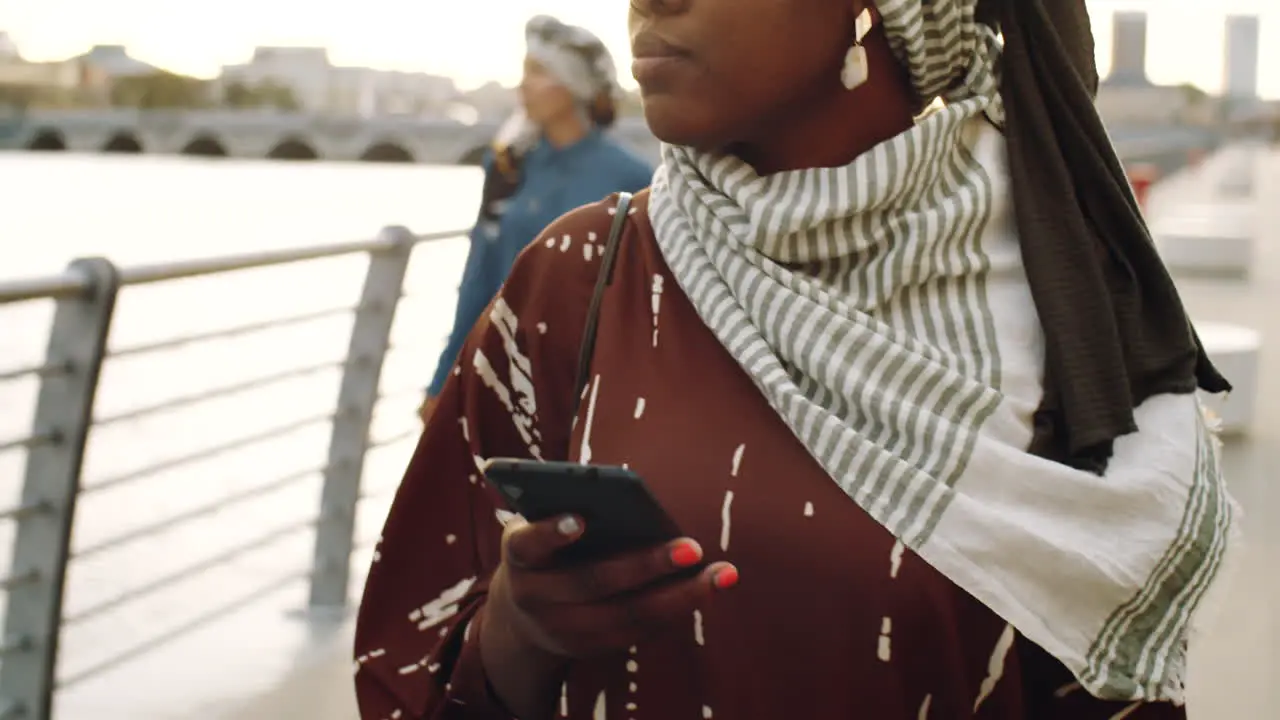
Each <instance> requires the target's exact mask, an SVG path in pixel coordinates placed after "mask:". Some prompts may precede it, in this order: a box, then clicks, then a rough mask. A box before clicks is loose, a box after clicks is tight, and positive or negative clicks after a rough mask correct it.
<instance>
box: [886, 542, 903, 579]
mask: <svg viewBox="0 0 1280 720" xmlns="http://www.w3.org/2000/svg"><path fill="white" fill-rule="evenodd" d="M906 550H907V546H906V545H903V544H902V541H901V540H899V541H897V542H895V543H894V544H893V549H892V550H890V551H889V577H891V578H894V579H897V577H898V571H899V570H901V569H902V554H903V553H904V552H906Z"/></svg>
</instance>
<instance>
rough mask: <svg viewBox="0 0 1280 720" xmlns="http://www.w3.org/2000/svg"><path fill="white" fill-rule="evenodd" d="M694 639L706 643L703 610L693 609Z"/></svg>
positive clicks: (702, 643)
mask: <svg viewBox="0 0 1280 720" xmlns="http://www.w3.org/2000/svg"><path fill="white" fill-rule="evenodd" d="M693 641H694V642H696V643H698V644H699V645H706V644H707V639H706V637H704V636H703V634H702V611H701V610H694V611H693Z"/></svg>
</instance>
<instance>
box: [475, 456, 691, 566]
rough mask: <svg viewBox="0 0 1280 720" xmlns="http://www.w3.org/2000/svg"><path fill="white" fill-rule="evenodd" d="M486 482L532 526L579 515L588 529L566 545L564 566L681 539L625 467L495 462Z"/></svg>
mask: <svg viewBox="0 0 1280 720" xmlns="http://www.w3.org/2000/svg"><path fill="white" fill-rule="evenodd" d="M482 469H483V471H484V476H485V479H486V480H487V481H488V482H489V485H490V486H492V487H493V488H494V489H495V490H497V492H498V493H499V494H501V495H502V497H503V498H505V499H506V501H507V504H508V505H509V506H510V508H511V510H513V511H514V512H517V513H519V514H520V515H522V516H524V518H525V519H526V520H528V521H530V522H537V521H539V520H547V519H549V518H554V517H558V516H561V515H577V516H579V517H581V518H582V519H583V522H584V523H585V525H586V529H585V531H584V532H583V534H582V537H581V538H580V539H579V540H578V541H577V542H576V543H574V544H573V545H570V546H568V547H566V548H565V549H564V550H563V551H562V554H561V557H562V558H563V559H564V560H565V561H566V562H588V561H594V560H600V559H603V558H606V557H609V556H612V555H617V554H619V553H623V552H627V551H630V550H640V549H644V548H649V547H654V546H656V545H662V544H664V543H667V542H669V541H671V540H675V539H676V538H678V537H682V536H683V534H682V533H681V532H680V528H679V527H678V526H677V525H676V523H675V521H674V520H672V519H671V516H669V515H667V512H666V510H663V509H662V506H661V505H660V504H658V501H657V500H656V499H655V498H654V497H653V494H652V493H650V492H649V488H647V487H646V486H645V483H644V480H643V479H642V478H641V477H640V476H639V475H637V474H636V473H634V472H632V471H631V470H629V469H627V468H622V467H612V466H606V465H578V464H575V463H562V462H537V461H533V460H513V459H509V458H494V459H491V460H489V461H487V462H485V464H484V467H483V468H482Z"/></svg>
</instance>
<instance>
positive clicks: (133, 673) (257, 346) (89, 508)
mask: <svg viewBox="0 0 1280 720" xmlns="http://www.w3.org/2000/svg"><path fill="white" fill-rule="evenodd" d="M479 183H480V176H479V173H478V171H477V170H475V169H472V168H437V167H427V166H420V165H370V164H338V163H299V164H293V163H279V162H245V161H237V160H216V161H203V160H198V159H188V158H170V157H153V156H145V155H144V156H136V157H135V156H123V157H121V156H88V155H63V154H52V155H45V154H26V153H13V154H0V280H2V279H5V278H11V277H16V276H27V275H36V274H48V273H54V272H57V271H59V270H61V269H62V268H63V267H64V266H65V265H66V263H67V262H68V261H69V260H71V259H72V258H76V257H85V256H104V257H107V258H110V259H111V260H113V261H115V262H117V263H119V264H121V265H132V264H139V263H155V262H165V261H172V260H175V259H180V258H196V257H204V256H211V255H223V254H229V253H242V252H251V251H257V250H266V249H273V248H285V247H292V246H298V245H310V244H317V243H333V242H341V241H349V240H355V239H362V238H369V237H372V236H374V235H375V234H376V233H377V232H378V230H379V229H380V228H381V227H383V226H387V225H404V226H406V227H409V228H410V229H412V230H414V231H415V232H434V231H442V230H452V229H459V228H463V227H465V226H467V225H468V224H469V222H470V220H471V219H472V217H473V214H474V212H475V205H476V201H477V197H478V192H479ZM465 252H466V247H465V240H463V239H461V238H458V239H452V240H446V241H441V242H437V243H432V244H430V245H424V246H420V247H419V249H418V251H417V253H416V254H415V257H414V260H413V263H412V265H411V268H410V273H409V277H408V279H407V281H406V292H407V294H408V295H409V297H408V298H407V299H406V300H405V301H404V302H403V303H402V304H401V307H400V309H399V310H398V313H397V321H396V326H395V330H394V332H393V343H394V344H395V345H396V346H397V348H398V349H397V350H396V351H395V352H394V353H393V355H392V356H391V357H390V358H389V359H388V364H387V366H386V371H385V374H384V383H383V387H384V391H386V392H389V393H391V394H393V397H392V398H391V399H389V400H387V401H386V402H384V403H383V404H382V405H381V406H380V407H379V409H378V415H377V417H376V419H375V423H374V429H373V436H374V438H375V439H380V438H390V437H397V436H400V435H403V434H404V433H406V432H409V431H411V430H412V429H413V427H414V415H413V412H414V409H415V407H416V403H417V401H418V400H419V399H420V398H419V396H418V393H417V392H416V389H417V388H419V387H422V386H423V385H425V383H426V381H427V379H428V376H429V375H430V373H431V370H432V369H433V364H434V362H435V356H436V353H437V352H438V350H439V347H440V346H441V343H442V340H443V337H444V335H445V333H446V332H447V330H448V323H449V321H450V319H451V318H452V310H453V304H454V301H455V295H456V285H457V278H458V273H459V272H460V269H461V265H462V261H463V259H464V256H465ZM365 266H366V262H365V261H364V260H363V259H361V258H355V257H353V258H344V259H336V260H324V261H316V262H310V263H305V264H299V265H293V266H287V267H281V268H270V269H264V270H256V271H247V272H240V273H236V274H234V275H229V276H222V277H216V278H208V279H197V280H190V281H182V282H177V283H168V284H159V285H156V286H149V287H142V288H134V289H126V290H125V291H124V292H123V293H122V296H121V298H120V302H119V305H118V308H117V314H116V320H115V324H114V325H113V328H112V335H111V342H110V346H111V347H112V348H113V349H126V348H128V347H131V346H134V345H138V344H141V343H147V342H151V341H156V340H162V339H165V338H167V337H175V336H179V335H187V334H192V333H198V332H204V331H208V330H213V329H216V328H221V327H232V326H236V325H240V324H243V323H246V322H252V321H257V320H262V319H267V318H272V317H286V316H289V315H293V314H298V313H302V312H307V311H311V310H320V309H325V308H331V307H336V306H341V305H346V304H351V303H354V302H355V300H356V299H357V297H358V294H359V290H360V284H361V281H362V279H363V272H364V269H365ZM50 310H51V308H50V304H49V303H43V302H35V303H26V304H22V305H16V306H9V307H4V306H0V372H4V371H5V370H9V369H13V368H17V367H23V366H28V365H33V364H37V363H39V362H40V360H41V358H42V355H43V352H44V343H45V341H46V339H47V331H48V322H49V317H50ZM349 330H350V318H349V316H338V317H334V318H330V319H326V320H321V321H316V322H311V323H307V324H304V325H299V326H294V327H290V328H288V329H287V330H282V331H278V332H271V333H262V334H259V335H254V336H249V337H243V338H238V339H234V340H228V341H216V342H207V343H199V344H194V345H190V346H186V347H180V348H177V349H174V350H166V351H163V352H159V353H154V354H147V355H139V356H132V357H126V358H122V359H120V360H116V361H110V360H109V361H108V363H107V365H106V367H105V368H104V373H103V378H102V384H101V386H100V390H99V395H98V407H97V411H96V414H95V415H96V417H97V418H99V419H103V418H110V417H112V416H114V415H118V414H121V413H127V412H129V411H130V410H133V409H136V408H140V407H145V406H149V405H152V404H156V403H161V402H163V401H165V400H167V399H170V398H174V397H179V396H184V395H190V394H193V393H198V392H201V391H204V390H208V389H212V388H216V387H221V386H225V385H233V384H236V383H238V382H242V381H246V380H251V379H253V378H256V377H259V376H263V375H267V374H271V373H275V372H277V371H287V370H290V369H293V368H299V367H303V366H311V365H316V364H320V363H323V362H325V361H328V360H337V359H340V358H342V357H343V356H344V354H345V351H346V341H347V337H348V333H349ZM338 378H339V374H338V372H337V371H336V370H335V371H326V372H319V373H315V374H313V375H309V376H306V377H303V378H299V379H296V380H290V381H287V382H281V383H277V384H274V385H271V386H269V387H265V388H260V389H255V390H253V391H250V392H243V393H239V394H236V395H232V396H228V397H225V398H220V399H217V400H214V401H211V402H206V403H200V404H196V405H192V406H190V407H184V408H181V409H176V410H172V411H167V412H162V413H157V414H154V415H148V416H145V417H141V418H138V419H136V420H130V421H127V422H118V423H114V424H108V425H107V426H105V427H103V428H102V429H101V430H99V431H96V432H94V433H92V435H91V440H90V447H89V451H88V457H87V464H86V467H85V473H84V477H85V486H86V488H88V489H89V491H88V492H86V494H85V495H84V497H83V499H82V501H81V503H80V505H79V507H78V510H77V520H76V524H75V531H74V541H73V547H74V548H75V552H77V553H78V554H80V555H82V556H83V557H80V558H76V559H74V560H73V562H72V566H71V571H70V575H69V581H68V588H67V596H66V606H65V612H66V615H67V616H68V617H71V618H73V621H72V622H71V623H70V624H69V625H68V627H67V629H66V631H65V634H64V638H63V646H62V652H61V654H60V663H59V665H60V676H61V677H62V678H64V681H65V682H67V683H68V684H69V686H70V687H69V688H68V690H67V691H65V692H64V693H63V694H62V695H60V704H59V717H63V718H78V717H81V716H83V717H94V718H96V719H99V720H100V719H101V718H114V717H117V716H119V717H121V718H152V717H175V718H177V717H192V716H195V715H197V714H200V713H201V712H203V711H198V709H199V708H204V707H210V706H215V707H216V705H217V703H218V702H220V701H221V700H223V699H224V698H225V697H227V696H230V695H237V694H242V693H243V692H245V690H244V688H245V687H247V686H252V685H253V684H254V683H255V682H257V683H259V684H269V683H270V680H269V678H270V677H272V676H273V674H276V673H278V672H280V671H281V670H282V668H283V667H284V666H286V665H287V664H288V663H289V662H291V661H292V659H291V658H290V657H289V655H288V653H290V652H295V651H296V652H301V650H299V649H298V648H301V647H303V646H304V645H305V644H306V643H305V640H306V635H307V634H308V633H309V632H310V629H309V627H308V624H307V623H302V622H289V621H287V620H286V619H285V618H284V617H282V616H278V617H277V619H278V622H276V623H274V624H272V623H267V624H265V625H264V624H259V625H256V626H254V629H253V630H251V631H246V632H247V635H246V636H244V637H241V638H239V639H237V640H234V641H232V642H224V643H221V644H215V645H216V646H217V647H220V648H221V651H220V652H221V653H222V654H221V655H220V654H219V651H216V650H215V651H208V650H207V647H208V643H206V644H205V645H203V646H200V647H201V648H202V649H201V650H200V652H201V653H202V654H204V655H203V657H201V658H193V657H191V656H190V654H189V652H187V651H180V650H174V648H182V647H194V646H184V645H183V643H184V642H187V640H186V637H187V633H185V632H184V630H185V628H186V626H187V625H188V624H190V623H192V622H193V621H195V620H196V619H198V618H199V616H200V615H201V614H202V613H204V612H205V611H208V610H213V609H216V608H218V607H220V606H222V605H227V604H230V603H232V602H234V601H236V600H238V599H239V598H241V597H243V596H245V595H247V594H250V593H252V592H254V590H255V588H257V587H268V586H270V585H271V584H272V582H273V581H274V579H275V578H278V577H282V576H285V575H288V574H289V573H292V572H294V571H299V570H303V569H305V568H306V567H307V563H309V561H310V552H311V542H312V538H313V534H312V533H311V532H310V531H309V530H307V529H305V528H304V529H302V530H300V531H298V532H293V533H287V534H281V535H279V536H278V537H275V538H274V539H273V540H271V541H270V542H268V543H266V544H265V545H263V546H262V547H261V548H260V549H258V550H255V551H253V552H246V553H243V554H241V555H238V556H236V557H235V558H234V559H232V560H230V561H228V562H224V563H220V564H219V565H218V566H217V567H215V568H213V569H211V570H209V571H208V572H203V573H201V574H199V575H198V576H195V577H192V578H189V579H185V580H182V581H180V582H175V583H172V584H171V585H168V586H167V587H165V588H164V589H163V590H160V591H157V592H154V593H146V594H145V595H144V596H143V597H140V598H137V599H136V600H131V601H129V602H124V603H121V604H119V605H118V606H114V607H105V608H104V604H107V603H112V602H113V601H114V600H115V599H116V598H119V597H121V596H123V595H125V594H128V593H130V592H132V591H134V590H136V589H137V588H143V587H145V586H147V585H148V584H149V583H152V582H154V581H156V580H158V579H161V578H164V577H167V576H171V575H173V574H176V573H180V572H181V571H182V570H183V569H184V568H186V567H189V566H192V565H197V564H200V563H202V562H203V561H205V560H207V559H211V558H215V557H216V556H219V555H221V554H224V553H226V552H229V551H231V550H234V549H235V548H236V547H237V546H240V545H242V544H245V543H247V542H250V541H252V540H253V539H254V538H255V537H258V536H267V535H272V534H273V533H274V532H275V530H277V529H280V528H284V527H289V526H291V525H292V524H294V523H301V522H305V521H306V520H308V519H310V518H312V517H314V516H315V514H316V512H317V511H318V508H319V499H318V490H319V478H318V476H317V475H315V474H310V475H306V476H304V477H300V478H299V479H298V480H297V481H295V482H289V483H284V484H282V485H281V486H280V487H279V488H278V489H275V490H272V491H270V492H265V493H264V494H262V495H261V496H258V497H255V499H254V500H253V501H251V502H244V503H240V504H237V505H235V506H232V507H228V508H227V509H225V510H223V511H220V512H218V513H216V514H211V515H208V516H205V517H202V518H200V519H199V520H197V521H194V522H191V523H184V524H182V525H181V526H179V527H176V528H172V529H168V530H166V531H164V532H161V533H158V534H155V535H152V536H148V537H144V538H136V539H134V540H130V541H127V542H121V543H119V544H118V545H117V544H115V543H114V541H115V540H116V539H117V538H120V537H122V536H124V535H125V534H126V533H129V532H130V531H132V530H134V529H136V528H139V527H142V526H146V525H150V524H152V523H156V522H159V521H161V520H163V519H165V518H166V517H170V516H173V515H177V514H180V513H183V512H187V511H191V510H194V509H197V508H199V507H201V506H205V505H207V504H210V503H212V502H214V501H216V500H218V499H219V498H223V497H227V496H230V495H233V494H236V493H239V492H241V491H247V490H252V489H253V488H257V487H264V486H267V485H272V484H273V483H274V482H275V481H277V480H280V479H282V478H286V477H289V476H291V475H294V474H297V473H298V472H299V471H305V470H308V469H310V468H316V467H319V466H320V465H321V464H323V462H324V457H325V455H324V454H325V451H326V447H327V440H328V426H327V424H316V425H312V426H309V427H305V428H301V429H299V430H297V431H295V432H290V433H287V434H285V435H283V436H281V437H279V438H277V439H275V440H273V441H271V442H270V443H262V444H260V445H255V446H250V447H245V448H242V449H239V450H236V451H235V452H229V453H225V454H223V455H220V456H218V457H217V458H213V459H210V460H208V461H204V462H195V463H188V464H184V465H182V466H180V467H176V468H173V469H170V470H164V471H160V472H154V473H151V474H147V475H146V476H145V477H142V478H140V479H138V480H135V481H131V482H124V483H120V484H118V485H113V486H112V487H109V488H105V489H101V490H98V491H93V488H94V486H95V485H98V484H101V483H106V482H110V481H112V480H113V479H115V478H120V477H123V476H126V475H129V474H130V473H133V472H136V471H138V470H142V469H146V468H148V467H151V466H154V465H156V464H158V463H163V462H165V461H166V460H169V459H172V458H176V457H180V456H183V455H187V454H190V453H193V452H197V451H199V450H201V449H204V448H209V447H213V446H216V445H218V444H221V443H226V442H229V441H234V440H236V439H238V438H243V437H247V436H251V435H254V434H255V433H257V432H260V431H264V430H270V429H272V428H279V427H282V426H287V425H289V424H291V423H292V422H293V421H295V420H299V419H303V418H308V417H313V416H317V415H322V414H324V413H326V412H329V411H331V410H332V408H333V406H334V403H335V401H336V397H337V387H338ZM35 389H36V384H35V382H34V381H19V382H10V383H7V384H0V442H4V441H6V440H10V439H13V438H16V437H21V436H25V435H27V434H28V433H29V432H30V422H31V410H32V405H33V401H34V397H35ZM410 450H411V439H405V440H401V441H399V442H397V443H394V444H392V445H390V446H388V447H386V448H384V449H382V450H378V451H375V452H374V453H373V455H372V456H371V458H370V462H369V464H368V466H367V471H366V488H367V489H368V491H369V492H370V493H371V494H373V495H375V496H379V499H375V500H373V501H371V502H369V503H366V505H365V507H364V510H363V512H362V513H361V518H360V528H359V531H358V535H359V536H360V537H361V538H370V537H375V536H376V534H377V531H378V525H379V524H380V522H381V516H382V514H383V512H385V492H386V490H388V489H389V488H390V487H392V486H393V485H394V483H395V482H396V480H398V476H399V472H400V470H401V468H402V467H403V463H404V461H405V458H406V457H407V453H408V452H409V451H410ZM22 460H23V458H22V455H21V454H20V453H13V452H11V453H7V454H3V455H0V507H8V506H10V505H11V504H13V503H14V502H16V500H17V498H18V495H19V491H20V487H21V473H22V467H23V464H22ZM11 537H12V533H11V527H10V526H9V525H8V524H7V523H6V524H4V525H3V526H0V568H4V569H5V570H6V571H7V568H8V564H9V551H10V547H11ZM105 543H112V546H111V547H110V548H104V549H100V550H99V549H98V548H97V546H99V545H103V544H105ZM366 562H367V559H366V558H365V557H364V556H363V555H362V556H360V557H358V558H357V559H356V561H355V564H354V567H355V568H356V569H357V573H356V578H355V580H354V581H353V593H355V592H356V591H357V590H358V588H356V587H355V583H357V582H358V581H359V575H360V574H359V572H358V571H359V569H360V568H362V567H363V566H364V564H365V563H366ZM281 592H282V593H283V595H281V597H280V598H277V600H278V604H279V605H280V607H285V608H287V607H290V606H292V607H301V604H302V602H303V598H304V597H305V583H302V582H297V583H293V584H292V585H289V586H286V587H285V588H284V589H283V590H282V591H281ZM0 602H2V600H0ZM82 615H83V616H84V617H83V619H78V616H82ZM214 627H217V626H214ZM174 633H177V634H181V635H182V636H183V639H175V640H173V641H165V642H164V643H163V644H162V645H161V646H160V647H159V648H158V649H156V650H148V651H146V652H139V653H137V654H135V650H139V649H141V648H144V647H145V646H147V645H148V644H150V642H151V641H152V640H153V639H163V638H165V637H167V636H168V635H170V634H174ZM195 634H196V635H198V634H199V633H195ZM206 634H207V631H206ZM286 649H287V651H286ZM184 653H185V654H184ZM205 653H208V654H205ZM121 655H127V656H128V657H127V659H126V660H125V661H124V662H122V663H119V664H117V663H116V660H115V659H116V658H117V657H119V656H121ZM233 668H234V671H233V670H232V669H233Z"/></svg>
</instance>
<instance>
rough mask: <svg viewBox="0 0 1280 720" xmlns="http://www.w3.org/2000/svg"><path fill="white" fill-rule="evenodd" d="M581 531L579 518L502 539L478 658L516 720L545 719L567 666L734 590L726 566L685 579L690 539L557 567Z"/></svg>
mask: <svg viewBox="0 0 1280 720" xmlns="http://www.w3.org/2000/svg"><path fill="white" fill-rule="evenodd" d="M584 529H585V528H584V527H583V524H582V520H581V519H580V518H576V517H563V518H559V519H553V520H546V521H543V522H537V523H528V522H524V521H523V520H521V519H518V518H517V519H516V520H514V521H512V522H511V523H509V524H508V525H507V527H506V530H505V531H504V532H503V535H502V562H501V564H500V565H499V566H498V569H497V570H496V571H495V573H494V576H493V580H492V581H491V582H490V585H489V597H488V601H487V603H486V606H485V617H484V624H483V625H482V629H481V634H480V651H481V657H482V658H484V663H485V669H486V671H487V673H488V675H489V680H490V683H491V684H492V685H493V687H494V689H495V690H496V691H497V693H498V695H499V696H500V697H501V699H502V700H503V702H504V703H506V705H507V709H508V710H510V711H511V712H512V713H514V714H515V715H516V716H517V717H521V718H529V719H530V720H533V719H534V718H540V717H545V716H546V715H547V713H549V712H550V710H551V707H550V706H549V705H548V703H550V704H551V705H554V699H555V697H556V696H557V695H558V692H559V679H560V675H561V674H562V671H563V668H564V666H565V664H567V662H568V661H569V660H570V659H578V658H590V657H594V656H599V655H603V654H607V653H610V652H616V651H620V650H624V649H626V648H628V647H630V646H632V645H635V644H636V643H638V642H640V641H641V640H642V639H645V638H648V637H651V636H652V635H653V634H654V632H655V631H657V630H659V629H661V628H663V627H664V626H666V625H668V624H669V623H671V622H673V621H676V620H685V619H688V618H689V617H690V616H691V615H692V613H693V611H694V610H695V609H698V608H699V607H701V606H703V605H705V604H706V603H707V601H708V600H710V598H711V596H712V595H713V594H714V593H716V592H720V591H724V590H728V589H730V588H732V587H733V586H734V585H736V584H737V582H738V571H737V569H736V568H735V567H734V566H733V565H730V564H729V563H725V562H718V563H713V564H711V565H709V566H708V567H706V568H703V569H702V570H701V571H700V572H698V573H697V574H696V575H694V576H692V577H687V576H684V575H682V573H683V572H684V571H687V570H689V569H690V568H692V567H694V566H696V565H698V564H699V563H701V562H702V548H701V547H699V546H698V544H697V543H696V542H695V541H693V540H690V539H688V538H683V539H680V540H675V541H673V542H670V543H667V544H666V545H662V546H659V547H655V548H650V549H647V550H641V551H636V552H631V553H627V554H624V555H619V556H616V557H613V558H609V559H606V560H602V561H599V562H593V563H587V564H575V565H569V566H566V565H564V564H562V563H560V562H558V561H557V557H556V551H558V550H560V549H561V548H564V547H567V546H569V545H571V544H573V543H574V542H576V541H577V540H578V539H579V538H580V537H582V532H583V530H584Z"/></svg>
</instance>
